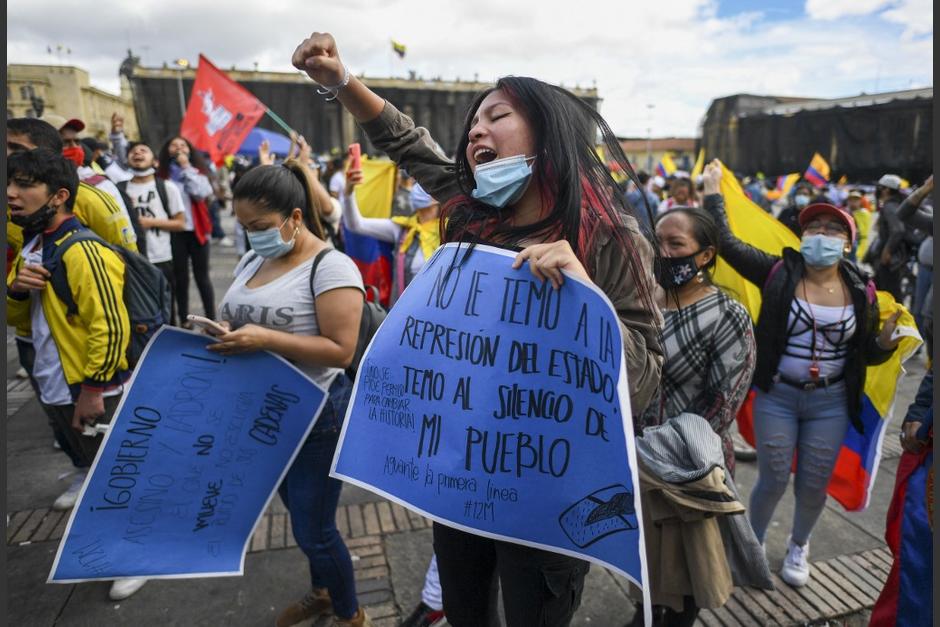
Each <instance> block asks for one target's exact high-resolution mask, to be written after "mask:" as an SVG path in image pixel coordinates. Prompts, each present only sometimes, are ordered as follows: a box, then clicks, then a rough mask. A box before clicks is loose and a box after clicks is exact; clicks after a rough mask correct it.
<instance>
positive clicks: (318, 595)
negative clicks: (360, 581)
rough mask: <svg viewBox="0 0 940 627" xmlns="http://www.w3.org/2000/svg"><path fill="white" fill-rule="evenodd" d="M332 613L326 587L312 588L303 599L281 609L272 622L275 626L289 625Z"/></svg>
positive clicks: (331, 604)
mask: <svg viewBox="0 0 940 627" xmlns="http://www.w3.org/2000/svg"><path fill="white" fill-rule="evenodd" d="M332 613H333V602H332V601H331V600H330V595H329V593H328V592H327V591H326V588H314V589H313V591H312V592H308V593H307V596H305V597H304V598H303V599H301V600H300V601H298V602H297V603H294V604H293V605H291V606H289V607H287V608H285V609H284V611H282V612H281V613H280V614H279V615H278V617H277V622H275V623H274V624H275V625H276V627H291V625H296V624H297V623H299V622H302V621H305V620H310V619H316V618H319V617H321V616H328V615H330V614H332Z"/></svg>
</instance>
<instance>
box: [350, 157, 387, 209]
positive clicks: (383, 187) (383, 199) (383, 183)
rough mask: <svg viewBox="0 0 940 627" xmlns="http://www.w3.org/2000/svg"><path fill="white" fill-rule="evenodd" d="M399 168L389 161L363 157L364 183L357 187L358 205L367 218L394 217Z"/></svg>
mask: <svg viewBox="0 0 940 627" xmlns="http://www.w3.org/2000/svg"><path fill="white" fill-rule="evenodd" d="M396 172H397V168H396V167H395V163H394V162H392V161H389V160H388V159H367V158H366V157H365V156H363V157H362V176H363V180H362V183H360V184H359V185H357V186H356V204H358V205H359V211H360V212H361V213H362V215H363V216H364V217H366V218H388V217H390V216H391V215H392V199H393V198H394V197H395V183H396Z"/></svg>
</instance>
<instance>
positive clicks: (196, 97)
mask: <svg viewBox="0 0 940 627" xmlns="http://www.w3.org/2000/svg"><path fill="white" fill-rule="evenodd" d="M266 110H267V107H265V106H264V105H263V104H261V101H260V100H258V99H257V98H255V97H254V95H253V94H252V93H251V92H250V91H248V90H247V89H245V88H244V87H242V86H241V85H239V84H238V83H236V82H235V81H233V80H232V79H230V78H229V77H228V76H227V75H226V74H225V72H223V71H221V70H219V68H217V67H215V66H214V65H212V63H210V62H209V59H207V58H205V57H204V56H202V55H199V69H197V70H196V81H195V83H194V84H193V92H192V96H190V98H189V107H188V108H187V109H186V117H184V118H183V123H182V124H180V135H182V136H183V137H185V138H186V139H188V140H189V142H190V143H191V144H192V145H193V146H195V147H196V148H198V149H199V150H204V151H206V152H208V153H209V156H210V157H211V159H212V161H213V162H214V163H215V164H216V165H218V164H220V163H222V161H223V159H225V156H226V155H233V154H235V153H236V152H237V151H238V148H239V147H240V146H241V145H242V142H243V141H245V136H246V135H248V133H249V132H251V129H253V128H254V127H255V124H257V123H258V120H260V119H261V116H262V115H264V112H265V111H266Z"/></svg>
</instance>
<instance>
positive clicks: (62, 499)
mask: <svg viewBox="0 0 940 627" xmlns="http://www.w3.org/2000/svg"><path fill="white" fill-rule="evenodd" d="M87 475H88V471H87V470H83V471H80V472H77V473H76V474H75V478H74V479H73V480H72V485H70V486H69V489H68V490H66V491H65V492H63V493H62V494H61V495H60V496H59V498H57V499H56V500H55V503H53V504H52V509H54V510H56V511H58V512H61V511H63V510H67V509H72V508H73V507H75V503H76V502H77V501H78V494H79V492H81V491H82V485H83V484H84V483H85V477H86V476H87Z"/></svg>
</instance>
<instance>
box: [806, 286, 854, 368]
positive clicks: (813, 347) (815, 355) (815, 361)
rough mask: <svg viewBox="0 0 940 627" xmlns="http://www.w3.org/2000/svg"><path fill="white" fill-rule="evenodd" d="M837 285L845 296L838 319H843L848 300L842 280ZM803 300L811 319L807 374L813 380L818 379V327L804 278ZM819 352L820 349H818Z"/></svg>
mask: <svg viewBox="0 0 940 627" xmlns="http://www.w3.org/2000/svg"><path fill="white" fill-rule="evenodd" d="M839 285H840V286H842V295H843V297H845V300H846V303H845V304H844V305H842V313H841V314H840V316H839V319H840V320H843V321H844V320H845V310H846V309H847V308H848V306H849V303H848V301H849V300H850V299H849V298H848V295H847V294H846V293H845V284H844V283H842V281H839ZM803 300H805V301H806V306H807V307H809V317H810V319H811V320H812V321H813V336H812V339H811V340H810V342H811V343H810V355H812V361H811V362H810V364H809V376H810V378H811V379H812V380H813V381H818V380H819V353H817V352H816V336H817V334H818V329H817V326H816V314H815V313H813V303H811V302H809V296H807V294H806V279H805V278H804V279H803ZM820 352H821V349H820Z"/></svg>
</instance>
